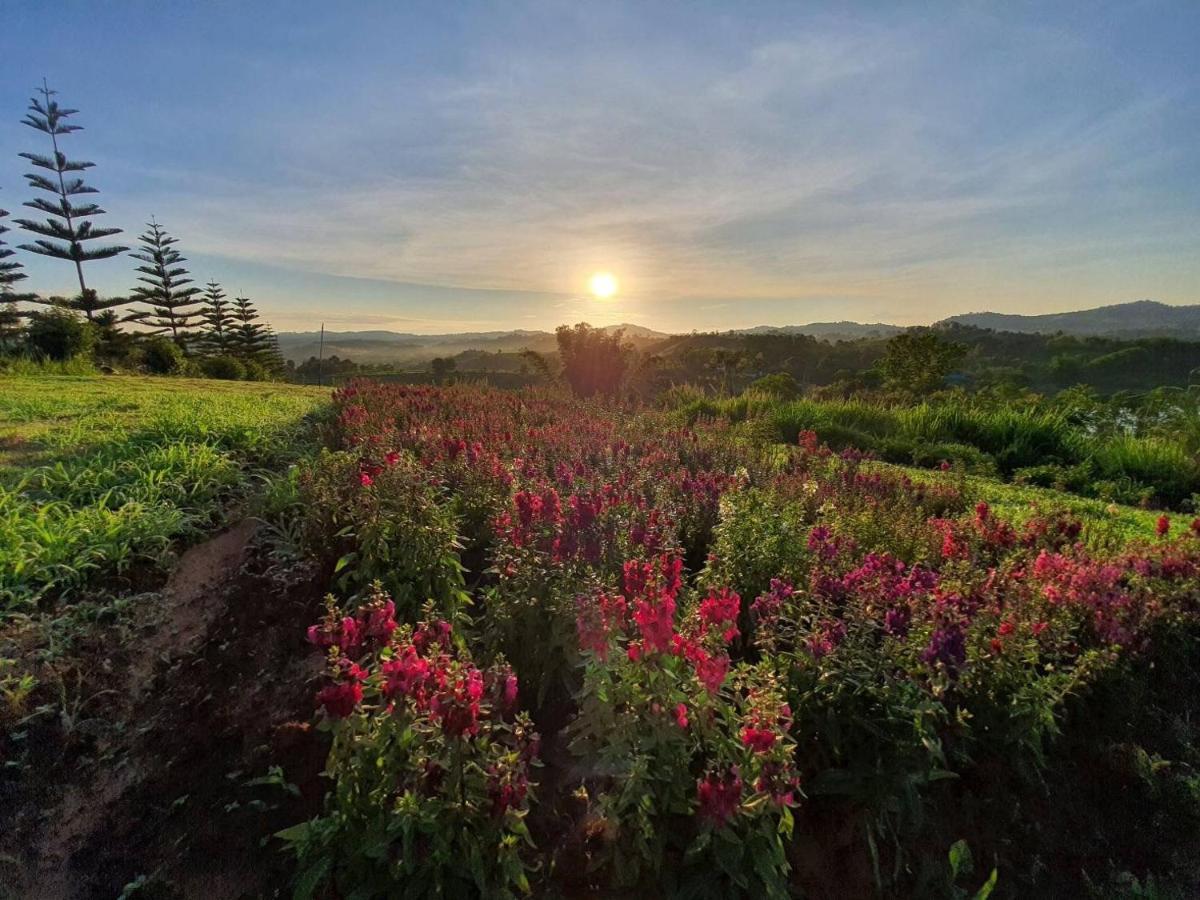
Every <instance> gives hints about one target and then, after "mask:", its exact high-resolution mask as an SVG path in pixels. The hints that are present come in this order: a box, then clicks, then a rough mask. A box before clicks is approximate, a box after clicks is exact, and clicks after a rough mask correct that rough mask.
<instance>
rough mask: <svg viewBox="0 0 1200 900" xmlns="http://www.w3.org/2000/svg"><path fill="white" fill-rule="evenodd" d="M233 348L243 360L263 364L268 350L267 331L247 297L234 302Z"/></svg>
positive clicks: (235, 299) (237, 298)
mask: <svg viewBox="0 0 1200 900" xmlns="http://www.w3.org/2000/svg"><path fill="white" fill-rule="evenodd" d="M233 318H234V320H235V324H234V327H233V348H234V353H235V354H236V355H237V356H238V357H239V358H241V359H243V360H247V361H250V360H253V361H254V362H258V363H261V362H262V361H263V355H264V354H265V353H266V351H267V349H268V346H269V345H268V340H267V329H266V326H265V325H264V324H263V323H262V322H261V321H260V319H259V315H258V310H257V309H255V308H254V307H253V306H252V305H251V304H250V301H249V299H247V298H246V297H235V298H234V300H233Z"/></svg>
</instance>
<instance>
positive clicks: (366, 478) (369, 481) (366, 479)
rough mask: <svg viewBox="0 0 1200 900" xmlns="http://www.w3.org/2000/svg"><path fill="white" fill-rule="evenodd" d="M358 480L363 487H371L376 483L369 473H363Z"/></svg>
mask: <svg viewBox="0 0 1200 900" xmlns="http://www.w3.org/2000/svg"><path fill="white" fill-rule="evenodd" d="M358 480H359V482H360V483H361V484H362V486H363V487H370V486H371V485H373V484H374V483H375V479H374V478H372V477H371V475H370V473H369V472H362V473H361V474H359V476H358Z"/></svg>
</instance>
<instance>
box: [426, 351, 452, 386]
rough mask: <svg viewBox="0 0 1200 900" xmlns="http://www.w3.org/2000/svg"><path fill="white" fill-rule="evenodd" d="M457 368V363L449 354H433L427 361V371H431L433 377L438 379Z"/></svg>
mask: <svg viewBox="0 0 1200 900" xmlns="http://www.w3.org/2000/svg"><path fill="white" fill-rule="evenodd" d="M457 368H458V363H456V362H455V361H454V358H453V357H450V356H435V357H434V358H433V359H431V360H430V361H429V371H430V372H432V373H433V377H434V378H436V379H437V380H438V381H441V380H442V379H443V378H445V377H446V376H447V375H450V374H451V373H453V372H454V370H455V369H457Z"/></svg>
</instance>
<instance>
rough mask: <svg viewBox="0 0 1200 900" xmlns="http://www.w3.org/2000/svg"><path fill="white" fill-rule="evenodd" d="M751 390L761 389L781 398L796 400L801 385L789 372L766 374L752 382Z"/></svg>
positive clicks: (762, 391)
mask: <svg viewBox="0 0 1200 900" xmlns="http://www.w3.org/2000/svg"><path fill="white" fill-rule="evenodd" d="M749 390H754V391H759V392H761V393H763V394H767V395H769V396H771V397H776V398H778V399H780V400H794V399H795V398H796V397H798V396H800V385H799V384H797V383H796V379H795V378H793V377H792V376H791V374H790V373H788V372H775V373H773V374H771V375H764V376H763V377H762V378H759V379H757V380H755V381H753V382H751V383H750V387H749Z"/></svg>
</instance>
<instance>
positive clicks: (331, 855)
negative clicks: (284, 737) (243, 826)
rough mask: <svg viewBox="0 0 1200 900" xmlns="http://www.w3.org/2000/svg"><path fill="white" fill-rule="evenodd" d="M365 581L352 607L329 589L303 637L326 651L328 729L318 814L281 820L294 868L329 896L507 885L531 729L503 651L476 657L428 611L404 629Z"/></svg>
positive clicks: (532, 760) (505, 893)
mask: <svg viewBox="0 0 1200 900" xmlns="http://www.w3.org/2000/svg"><path fill="white" fill-rule="evenodd" d="M394 613H395V606H394V604H393V603H392V601H391V600H390V599H388V598H387V597H386V596H385V595H383V594H382V593H381V592H380V590H379V587H378V586H376V588H375V590H374V592H373V594H372V597H371V599H370V600H369V602H368V603H367V604H366V605H364V606H362V607H360V608H359V609H358V611H357V612H356V614H355V615H354V616H346V617H341V616H339V614H338V612H337V610H336V607H335V606H334V604H333V600H332V598H330V600H329V607H328V613H327V616H326V618H325V620H324V621H323V622H321V623H319V624H317V625H314V626H313V627H312V628H310V629H309V640H310V641H311V642H312V643H313V644H315V645H316V646H317V647H320V648H323V649H325V650H327V652H328V655H329V683H328V684H327V686H326V687H324V688H323V689H322V690H321V691H320V693H319V694H318V695H317V702H318V703H319V704H320V705H321V707H322V708H323V710H324V716H323V727H324V728H327V729H328V730H330V731H331V732H332V733H333V746H332V748H331V749H330V753H329V762H328V764H327V767H326V771H327V773H328V774H329V776H330V777H332V778H333V780H334V788H333V790H332V792H331V793H330V794H329V797H328V798H327V810H326V813H325V815H324V816H322V817H320V818H317V819H315V820H313V821H311V822H308V823H306V824H303V825H300V826H297V827H295V828H291V829H288V830H287V831H285V832H283V833H282V835H281V836H282V837H284V838H285V839H286V840H287V841H288V843H289V844H290V845H291V846H292V847H293V849H294V850H295V852H296V853H297V855H298V857H299V860H300V868H301V875H300V880H301V882H303V883H306V884H308V885H310V886H311V887H312V888H315V887H319V886H322V885H328V886H329V887H330V888H331V889H332V890H333V891H334V892H335V893H336V894H337V895H338V896H345V895H347V894H348V895H350V896H397V895H398V893H400V892H402V893H403V895H404V896H406V897H462V896H471V895H474V896H480V897H498V898H505V897H513V896H515V895H516V894H517V893H518V892H519V893H522V894H526V893H528V892H529V882H528V876H527V874H526V866H525V862H524V861H523V859H522V852H523V850H524V849H526V848H527V847H530V846H532V840H531V839H530V835H529V831H528V829H527V827H526V825H525V815H526V813H527V812H528V810H529V802H530V797H531V791H532V787H533V785H532V783H531V778H530V776H531V775H532V771H533V766H534V765H535V764H536V762H537V753H538V736H537V734H536V733H534V732H533V730H532V728H531V726H530V723H529V720H528V718H527V717H526V716H524V715H521V714H518V711H517V701H518V696H517V694H518V684H517V679H516V676H515V675H513V673H512V670H511V669H510V668H508V667H507V666H505V665H504V664H503V663H499V664H496V665H494V666H492V667H490V668H488V669H486V670H481V669H479V668H476V666H475V664H474V662H473V660H472V659H471V656H470V654H469V653H468V652H467V651H466V650H465V649H463V648H462V646H461V645H459V644H458V643H456V641H455V638H454V634H453V629H452V627H451V625H450V623H448V622H446V621H445V620H442V619H437V618H435V617H434V616H433V615H432V612H431V611H427V615H426V617H425V618H424V619H423V620H422V621H421V622H420V623H419V624H418V625H417V627H416V628H415V629H414V628H412V627H410V626H400V627H397V626H396V622H395V620H394V618H393V615H394Z"/></svg>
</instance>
